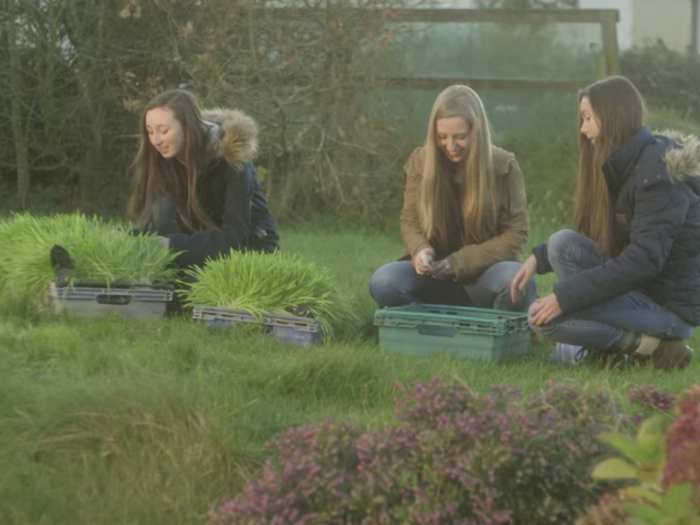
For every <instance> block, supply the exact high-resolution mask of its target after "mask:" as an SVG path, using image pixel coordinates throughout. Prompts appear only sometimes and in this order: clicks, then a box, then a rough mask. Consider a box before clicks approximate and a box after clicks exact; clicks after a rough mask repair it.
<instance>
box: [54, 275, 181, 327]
mask: <svg viewBox="0 0 700 525" xmlns="http://www.w3.org/2000/svg"><path fill="white" fill-rule="evenodd" d="M48 298H49V305H50V308H51V310H52V311H53V312H55V313H61V312H64V311H70V312H73V313H74V314H75V315H77V316H79V317H102V316H104V315H109V314H116V315H119V316H120V317H122V318H124V319H157V318H161V317H164V316H165V313H166V310H167V306H168V303H169V302H170V301H172V300H173V288H172V286H167V285H165V286H158V287H153V288H147V287H140V286H139V287H119V286H107V285H104V287H94V286H81V285H80V284H73V285H69V286H56V283H51V286H50V287H49V293H48Z"/></svg>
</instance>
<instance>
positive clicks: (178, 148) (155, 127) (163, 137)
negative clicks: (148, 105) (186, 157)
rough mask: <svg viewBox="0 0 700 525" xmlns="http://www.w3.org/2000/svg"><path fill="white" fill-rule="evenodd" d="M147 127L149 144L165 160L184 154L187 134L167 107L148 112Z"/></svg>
mask: <svg viewBox="0 0 700 525" xmlns="http://www.w3.org/2000/svg"><path fill="white" fill-rule="evenodd" d="M145 125H146V132H147V133H148V140H149V142H150V143H151V145H152V146H153V147H154V148H155V149H156V150H157V151H158V153H160V154H161V155H162V156H163V157H164V158H166V159H172V158H174V157H177V156H178V155H179V154H180V153H181V152H182V150H183V145H184V143H185V134H184V131H183V129H182V124H181V123H180V121H179V120H177V119H176V118H175V114H174V113H173V112H172V110H170V109H168V108H165V107H162V108H153V109H150V110H148V112H147V113H146V118H145Z"/></svg>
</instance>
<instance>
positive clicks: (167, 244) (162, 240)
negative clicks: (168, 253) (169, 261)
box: [156, 236, 170, 250]
mask: <svg viewBox="0 0 700 525" xmlns="http://www.w3.org/2000/svg"><path fill="white" fill-rule="evenodd" d="M156 239H158V240H159V241H160V243H161V244H162V245H163V248H165V249H166V250H167V249H169V248H170V239H168V238H167V237H160V236H159V237H156Z"/></svg>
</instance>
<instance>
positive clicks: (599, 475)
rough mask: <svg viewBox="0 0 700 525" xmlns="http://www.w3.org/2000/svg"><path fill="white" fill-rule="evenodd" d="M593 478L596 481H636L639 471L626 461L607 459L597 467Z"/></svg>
mask: <svg viewBox="0 0 700 525" xmlns="http://www.w3.org/2000/svg"><path fill="white" fill-rule="evenodd" d="M592 476H593V477H594V478H595V479H636V478H637V469H635V468H634V466H632V465H630V464H629V463H627V462H626V461H625V460H624V459H620V458H612V459H606V460H605V461H603V462H602V463H599V464H598V465H596V467H595V469H594V470H593V474H592Z"/></svg>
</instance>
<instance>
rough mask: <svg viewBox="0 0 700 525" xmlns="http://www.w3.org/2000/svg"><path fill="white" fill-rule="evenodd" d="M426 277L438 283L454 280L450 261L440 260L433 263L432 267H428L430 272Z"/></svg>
mask: <svg viewBox="0 0 700 525" xmlns="http://www.w3.org/2000/svg"><path fill="white" fill-rule="evenodd" d="M428 275H430V277H432V278H433V279H437V280H438V281H446V280H447V279H452V280H454V279H455V271H454V269H453V268H452V265H451V264H450V261H448V260H447V259H442V260H441V261H437V262H436V263H433V265H432V266H431V267H430V272H428Z"/></svg>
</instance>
